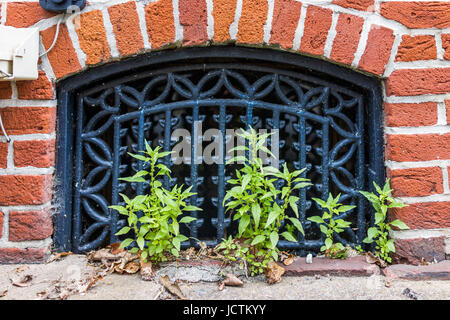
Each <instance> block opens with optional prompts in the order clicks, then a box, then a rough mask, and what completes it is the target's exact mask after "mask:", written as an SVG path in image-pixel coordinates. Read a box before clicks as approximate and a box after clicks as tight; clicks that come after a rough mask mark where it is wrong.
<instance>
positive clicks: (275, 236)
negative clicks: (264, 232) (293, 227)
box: [270, 231, 279, 249]
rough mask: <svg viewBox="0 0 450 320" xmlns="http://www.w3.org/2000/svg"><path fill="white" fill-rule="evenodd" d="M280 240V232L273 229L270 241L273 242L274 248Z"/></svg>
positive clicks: (272, 246)
mask: <svg viewBox="0 0 450 320" xmlns="http://www.w3.org/2000/svg"><path fill="white" fill-rule="evenodd" d="M278 240H279V236H278V233H277V232H275V231H272V233H271V234H270V243H271V248H272V249H274V248H275V247H276V246H277V244H278Z"/></svg>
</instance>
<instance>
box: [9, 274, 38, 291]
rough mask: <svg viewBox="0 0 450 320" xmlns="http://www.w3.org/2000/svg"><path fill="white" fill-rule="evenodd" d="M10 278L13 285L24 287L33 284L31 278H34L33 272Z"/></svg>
mask: <svg viewBox="0 0 450 320" xmlns="http://www.w3.org/2000/svg"><path fill="white" fill-rule="evenodd" d="M10 280H11V283H12V284H13V286H16V287H21V288H24V287H28V286H30V285H31V280H33V276H32V275H31V274H27V275H25V276H23V277H21V278H19V279H16V278H14V279H10Z"/></svg>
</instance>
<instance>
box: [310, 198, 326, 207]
mask: <svg viewBox="0 0 450 320" xmlns="http://www.w3.org/2000/svg"><path fill="white" fill-rule="evenodd" d="M312 199H313V200H314V201H315V202H316V203H317V204H318V205H319V206H321V207H322V208H326V207H327V203H326V202H325V201H323V200H322V199H318V198H312Z"/></svg>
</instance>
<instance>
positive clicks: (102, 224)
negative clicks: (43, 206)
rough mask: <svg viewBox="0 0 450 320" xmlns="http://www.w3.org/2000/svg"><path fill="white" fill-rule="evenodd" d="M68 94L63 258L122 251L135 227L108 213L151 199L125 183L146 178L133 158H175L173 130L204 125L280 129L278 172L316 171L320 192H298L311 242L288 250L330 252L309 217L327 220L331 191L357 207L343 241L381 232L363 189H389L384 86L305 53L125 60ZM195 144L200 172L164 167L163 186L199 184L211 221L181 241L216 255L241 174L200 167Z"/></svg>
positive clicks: (80, 80)
mask: <svg viewBox="0 0 450 320" xmlns="http://www.w3.org/2000/svg"><path fill="white" fill-rule="evenodd" d="M58 89H59V97H58V98H59V102H60V104H59V118H58V120H59V123H60V128H59V135H58V138H59V143H58V163H57V172H58V176H59V177H60V180H61V182H62V184H61V185H60V187H59V189H58V190H59V192H60V193H59V194H60V195H61V196H63V197H64V201H62V202H61V206H62V209H63V210H64V211H60V213H59V215H58V217H57V221H56V233H55V242H56V244H57V246H58V247H59V248H60V249H61V250H68V249H70V250H73V251H75V252H84V251H89V250H92V249H95V248H98V247H100V246H102V245H105V244H107V243H109V242H117V241H118V239H117V238H116V237H115V236H114V233H115V232H116V230H119V229H120V228H121V227H122V225H124V223H125V221H124V220H120V217H119V216H118V215H117V213H116V212H115V211H114V210H110V209H108V206H109V205H111V204H117V203H119V202H120V197H119V193H125V194H127V195H128V196H131V197H132V196H134V195H136V194H142V193H145V192H147V190H145V187H144V185H143V184H142V183H139V184H129V183H125V182H121V181H119V180H118V178H119V177H125V176H130V175H133V174H134V173H135V172H136V171H139V170H142V169H144V163H142V162H140V161H137V160H136V159H134V158H131V157H129V156H128V155H127V152H132V153H137V152H138V151H139V150H143V149H144V139H146V140H147V141H149V142H150V143H151V144H152V145H153V147H155V146H157V145H160V146H162V147H163V148H164V150H166V151H168V150H171V149H172V147H173V146H174V144H175V143H176V142H175V141H171V135H172V133H173V131H174V130H175V129H180V128H184V129H187V130H188V131H189V132H191V134H192V135H193V136H195V132H193V131H194V130H193V129H194V124H195V123H201V125H202V129H203V131H205V130H207V129H209V128H216V129H218V130H219V131H220V132H221V133H222V135H223V136H225V135H226V130H227V129H238V128H246V127H248V125H251V126H252V127H253V128H255V129H269V130H270V129H279V148H280V149H279V154H280V165H281V164H282V163H283V162H286V163H287V164H288V167H289V168H291V169H294V168H295V169H301V168H304V167H306V168H307V171H306V172H305V174H304V176H305V177H307V178H309V179H311V180H312V182H313V184H314V186H313V187H311V188H309V189H301V190H300V191H299V197H300V200H299V203H298V206H299V213H300V221H302V223H303V224H304V227H305V231H306V234H305V237H300V238H299V241H298V243H292V242H287V241H280V247H283V248H290V249H298V250H300V251H302V252H303V253H304V252H306V251H314V250H317V249H318V248H319V247H320V246H321V245H322V243H323V240H324V239H323V238H322V235H321V234H320V232H319V230H318V229H317V228H316V225H315V224H311V223H310V222H309V221H307V220H306V218H307V217H309V216H312V215H317V214H319V209H318V208H317V207H316V205H314V204H312V203H311V200H310V199H311V197H319V198H323V199H326V198H327V196H328V193H329V192H331V193H333V194H334V195H336V194H337V193H341V194H342V196H341V200H342V201H343V202H344V203H347V204H356V205H357V208H356V209H354V210H352V211H349V212H346V213H345V214H344V215H343V218H346V219H347V220H349V221H352V228H348V229H346V232H345V234H344V235H343V236H342V238H341V239H340V240H341V241H342V242H344V243H347V242H349V243H361V241H362V239H363V238H364V235H365V233H366V230H367V227H368V225H370V224H371V223H372V216H371V213H370V210H369V209H368V208H367V207H366V203H365V201H364V200H363V198H362V197H361V196H360V195H359V193H358V190H362V189H370V185H371V181H372V180H374V181H377V183H381V182H382V181H383V179H384V168H383V148H382V131H381V106H380V105H381V103H380V100H379V87H378V83H377V81H375V80H373V79H370V78H368V77H366V76H363V75H361V74H358V73H356V72H350V71H348V70H346V69H342V68H340V67H337V66H334V65H331V64H329V63H327V62H323V61H317V60H313V59H309V58H305V57H301V56H298V55H293V54H288V53H280V52H273V51H269V50H263V49H244V48H233V47H223V48H203V49H184V50H179V51H173V52H165V53H157V54H150V55H148V56H144V57H138V58H134V59H131V60H125V61H122V62H119V63H116V64H111V65H108V66H103V67H99V68H97V70H95V71H87V72H85V73H84V74H82V75H79V76H76V77H73V78H70V79H67V80H65V81H64V82H63V83H62V84H60V85H59V86H58ZM191 141H192V146H191V162H190V164H179V165H174V164H173V163H172V162H171V160H170V158H169V157H166V158H165V159H164V162H165V164H166V165H168V166H169V167H170V168H171V169H172V171H173V172H172V176H173V177H174V179H172V180H169V179H167V178H166V179H165V180H164V181H163V183H164V185H165V187H171V186H173V185H174V184H176V183H177V184H185V185H192V186H193V191H194V192H197V193H198V195H197V196H194V197H193V198H192V201H191V204H193V205H196V206H199V207H202V209H203V211H201V212H198V213H197V212H194V215H196V216H197V217H198V218H199V219H198V220H197V221H195V222H194V223H192V224H191V228H190V230H187V229H185V230H182V232H184V234H186V235H188V236H190V237H192V239H200V240H203V241H205V242H206V243H207V244H209V245H214V244H216V243H217V242H218V241H220V240H221V239H222V238H223V237H224V236H225V235H226V234H228V233H233V232H234V230H235V228H236V226H235V225H234V224H233V222H232V221H231V219H230V218H229V217H228V216H225V215H224V209H223V207H222V205H221V203H222V199H223V197H224V194H225V191H226V188H227V186H226V180H227V179H229V175H230V174H231V173H232V172H234V170H233V166H231V167H226V168H225V166H224V165H223V164H205V163H203V162H201V159H195V155H196V149H195V148H196V146H195V144H194V143H193V142H194V141H193V139H191ZM208 143H210V142H204V143H203V146H206V145H207V144H208ZM223 144H224V145H223V150H226V148H225V144H226V141H225V140H224V141H223ZM195 160H197V161H198V160H200V163H196V161H195ZM63 213H64V215H63ZM193 244H194V242H192V243H191V245H193ZM184 245H188V244H187V243H186V244H184Z"/></svg>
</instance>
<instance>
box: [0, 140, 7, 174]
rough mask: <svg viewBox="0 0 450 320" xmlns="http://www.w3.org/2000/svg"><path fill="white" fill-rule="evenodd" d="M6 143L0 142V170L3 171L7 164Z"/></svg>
mask: <svg viewBox="0 0 450 320" xmlns="http://www.w3.org/2000/svg"><path fill="white" fill-rule="evenodd" d="M7 159H8V143H4V142H0V168H2V169H5V168H6V167H7V162H8V160H7Z"/></svg>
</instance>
